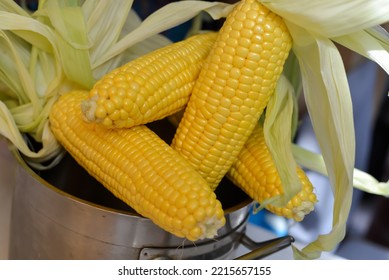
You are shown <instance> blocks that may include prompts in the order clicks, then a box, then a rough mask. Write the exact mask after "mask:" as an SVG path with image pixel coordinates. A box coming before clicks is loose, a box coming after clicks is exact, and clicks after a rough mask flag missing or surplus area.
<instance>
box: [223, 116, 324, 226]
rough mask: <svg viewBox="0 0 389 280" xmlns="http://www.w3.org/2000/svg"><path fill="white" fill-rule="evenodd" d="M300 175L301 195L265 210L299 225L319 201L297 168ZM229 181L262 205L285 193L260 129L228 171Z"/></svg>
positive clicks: (256, 130) (270, 205)
mask: <svg viewBox="0 0 389 280" xmlns="http://www.w3.org/2000/svg"><path fill="white" fill-rule="evenodd" d="M297 175H298V177H299V178H300V181H301V183H302V189H301V191H300V192H299V193H297V194H296V195H295V196H294V197H293V198H292V199H291V200H290V201H289V202H288V203H287V204H286V205H285V206H283V207H278V206H274V205H272V204H271V203H269V204H266V206H265V208H266V209H268V210H269V211H271V212H273V213H275V214H277V215H280V216H284V217H286V218H289V219H294V220H296V221H298V222H299V221H302V220H303V219H304V217H305V215H307V214H308V213H310V212H311V211H312V210H313V208H314V204H315V203H316V201H317V199H316V195H315V194H314V193H313V186H312V184H311V182H310V181H309V179H308V177H307V176H306V175H305V172H304V171H303V170H302V169H301V168H300V167H297ZM227 177H228V178H229V179H230V180H231V181H232V182H233V183H234V184H235V185H237V186H238V187H239V188H241V189H242V190H243V191H244V192H245V193H247V195H249V196H250V197H251V198H252V199H254V200H256V201H258V202H259V203H263V202H264V201H265V200H267V199H270V198H273V197H275V196H277V195H282V194H283V193H284V191H283V187H282V185H281V179H280V177H279V175H278V173H277V170H276V167H275V165H274V162H273V160H272V157H271V154H270V152H269V150H268V148H267V145H266V142H265V138H264V134H263V128H262V126H261V125H259V124H258V125H257V126H256V127H255V129H254V131H253V133H252V134H251V135H250V137H249V139H248V140H247V142H246V143H245V145H244V147H243V149H242V150H241V151H240V153H239V155H238V158H237V160H236V161H235V162H234V164H233V165H232V167H231V169H230V170H229V171H228V173H227Z"/></svg>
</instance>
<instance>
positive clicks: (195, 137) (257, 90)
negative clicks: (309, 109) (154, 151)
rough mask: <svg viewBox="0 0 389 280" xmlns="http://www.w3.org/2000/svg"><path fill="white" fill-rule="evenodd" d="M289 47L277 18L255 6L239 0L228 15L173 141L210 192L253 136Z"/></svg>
mask: <svg viewBox="0 0 389 280" xmlns="http://www.w3.org/2000/svg"><path fill="white" fill-rule="evenodd" d="M290 48H291V37H290V34H289V32H288V30H287V28H286V26H285V23H284V22H283V20H282V18H280V17H279V16H278V15H276V14H274V13H273V12H271V11H270V10H268V9H267V8H266V7H265V6H263V5H262V4H261V3H259V1H257V0H243V1H240V2H239V3H238V4H237V5H236V6H235V7H234V9H233V11H232V12H231V13H230V14H229V15H228V16H227V18H226V21H225V23H224V24H223V26H222V28H221V30H220V31H219V34H218V37H217V39H216V42H215V44H214V47H213V48H212V50H211V52H210V54H209V55H208V57H207V59H206V61H205V63H204V65H203V68H202V70H201V72H200V75H199V78H198V79H197V81H196V84H195V86H194V88H193V92H192V94H191V97H190V99H189V102H188V105H187V107H186V109H185V113H184V117H183V119H182V120H181V122H180V125H179V127H178V129H177V131H176V134H175V136H174V139H173V142H172V147H173V148H174V149H175V150H177V151H179V152H180V154H181V155H183V156H184V157H185V158H186V159H187V160H188V161H189V162H191V164H192V165H193V166H194V167H195V169H196V170H197V171H198V172H199V173H200V174H201V175H202V176H203V177H204V178H205V179H206V181H207V182H208V184H209V185H210V186H211V188H212V189H215V188H216V187H217V185H218V184H219V182H220V181H221V179H222V178H223V177H224V176H225V174H226V173H227V171H228V170H229V169H230V167H231V165H232V163H233V162H234V161H235V159H236V157H237V155H238V153H239V151H240V150H241V148H242V147H243V145H244V143H245V142H246V140H247V138H248V137H249V135H250V134H251V132H252V131H253V129H254V127H255V125H256V123H257V121H258V119H259V116H260V115H261V113H262V112H263V110H264V108H265V107H266V105H267V103H268V100H269V98H270V96H271V94H272V93H273V92H274V89H275V85H276V82H277V80H278V78H279V76H280V74H281V72H282V69H283V65H284V62H285V60H286V58H287V56H288V54H289V51H290Z"/></svg>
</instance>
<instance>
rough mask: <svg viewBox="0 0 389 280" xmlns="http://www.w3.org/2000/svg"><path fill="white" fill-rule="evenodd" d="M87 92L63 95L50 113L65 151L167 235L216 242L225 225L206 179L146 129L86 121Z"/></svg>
mask: <svg viewBox="0 0 389 280" xmlns="http://www.w3.org/2000/svg"><path fill="white" fill-rule="evenodd" d="M87 96H88V93H87V92H84V91H74V92H70V93H68V94H65V95H63V96H62V97H61V98H60V99H59V100H58V101H57V102H56V103H55V104H54V106H53V108H52V111H51V112H50V124H51V129H52V131H53V133H54V135H55V137H56V138H57V139H58V141H59V142H60V143H61V144H62V145H63V146H64V148H65V149H66V150H67V151H68V152H69V153H70V154H71V155H72V156H73V157H74V158H75V159H76V161H77V162H78V163H79V164H80V165H81V166H82V167H83V168H85V169H86V170H87V171H88V172H89V173H90V174H91V175H92V176H93V177H94V178H96V179H97V180H98V181H99V182H101V183H102V184H103V185H104V186H105V187H106V188H107V189H108V190H109V191H111V192H112V193H113V194H114V195H115V196H117V197H118V198H119V199H121V200H122V201H124V202H126V203H127V204H128V205H130V206H131V207H132V208H133V209H134V210H135V211H137V212H138V213H139V214H140V215H142V216H144V217H147V218H150V219H151V220H152V221H153V222H154V223H155V224H157V225H159V226H160V227H161V228H163V229H165V230H166V231H168V232H170V233H172V234H174V235H176V236H178V237H185V238H187V239H189V240H192V241H196V240H199V239H202V238H212V237H214V236H215V235H216V233H217V230H218V229H219V228H220V227H222V226H223V225H224V223H225V217H224V213H223V209H222V206H221V203H220V201H219V200H217V199H216V196H215V194H214V193H213V192H212V190H211V189H210V188H209V186H208V185H207V183H206V182H205V180H204V179H203V178H202V177H201V176H200V175H199V174H198V173H197V172H196V171H194V169H193V167H192V166H191V165H190V164H189V163H188V162H187V161H186V160H185V159H183V158H182V157H181V156H180V155H179V154H178V153H177V152H176V151H174V150H173V149H172V148H171V147H170V146H169V145H168V144H166V143H165V142H164V141H163V140H162V139H161V138H159V137H158V136H157V135H156V134H155V133H154V132H152V131H151V130H150V129H148V128H147V127H146V126H144V125H139V126H135V127H133V128H129V129H106V128H105V127H103V126H101V125H98V124H95V123H87V122H85V121H84V119H83V116H82V113H81V106H80V104H81V102H82V100H85V99H86V98H87Z"/></svg>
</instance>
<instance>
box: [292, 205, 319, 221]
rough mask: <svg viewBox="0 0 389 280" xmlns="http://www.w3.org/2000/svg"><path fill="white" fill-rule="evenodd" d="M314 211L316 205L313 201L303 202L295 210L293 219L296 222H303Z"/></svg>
mask: <svg viewBox="0 0 389 280" xmlns="http://www.w3.org/2000/svg"><path fill="white" fill-rule="evenodd" d="M314 209H315V204H314V203H313V202H312V201H303V202H301V205H300V206H297V207H295V208H293V210H292V212H293V218H294V220H295V221H296V222H301V221H302V220H303V219H304V218H305V216H306V215H308V214H309V213H311V212H312V211H313V210H314Z"/></svg>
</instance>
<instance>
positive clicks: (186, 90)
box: [82, 32, 217, 128]
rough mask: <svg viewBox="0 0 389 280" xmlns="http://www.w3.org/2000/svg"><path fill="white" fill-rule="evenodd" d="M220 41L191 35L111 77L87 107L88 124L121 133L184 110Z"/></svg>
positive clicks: (95, 91)
mask: <svg viewBox="0 0 389 280" xmlns="http://www.w3.org/2000/svg"><path fill="white" fill-rule="evenodd" d="M216 36H217V33H216V32H208V33H203V34H198V35H195V36H192V37H190V38H188V39H186V40H183V41H180V42H177V43H174V44H171V45H168V46H166V47H164V48H161V49H158V50H156V51H153V52H151V53H149V54H147V55H144V56H142V57H139V58H137V59H135V60H133V61H131V62H129V63H127V64H125V65H123V66H121V67H119V68H117V69H115V70H113V71H112V72H110V73H108V74H106V75H105V76H104V77H102V78H101V80H99V81H98V82H97V83H96V84H95V85H94V87H93V88H92V89H91V91H90V93H89V98H88V99H87V100H86V101H84V102H83V104H82V108H83V109H82V110H83V113H84V115H85V117H86V119H87V120H89V121H91V122H99V123H102V124H103V125H105V126H107V127H110V128H113V127H115V128H122V127H132V126H134V125H138V124H145V123H148V122H151V121H154V120H158V119H162V118H164V117H166V116H168V115H170V114H172V113H174V112H177V111H179V110H181V109H182V108H184V106H185V105H186V103H187V102H188V99H189V96H190V93H191V92H192V89H193V86H194V83H195V80H196V79H197V77H198V74H199V72H200V69H201V67H202V64H203V62H204V60H205V58H206V56H207V55H208V53H209V51H210V49H211V46H212V45H213V43H214V41H215V39H216Z"/></svg>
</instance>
